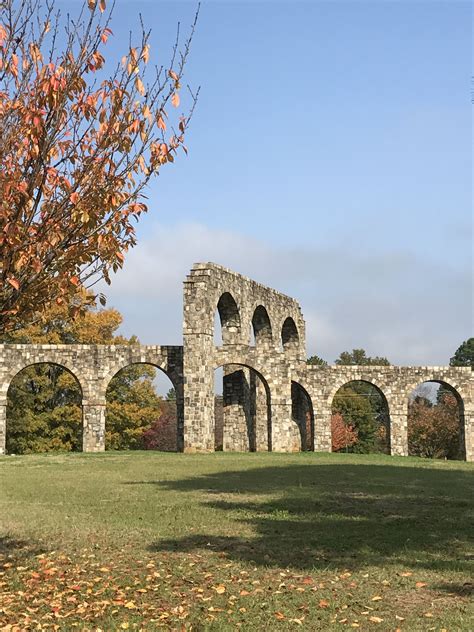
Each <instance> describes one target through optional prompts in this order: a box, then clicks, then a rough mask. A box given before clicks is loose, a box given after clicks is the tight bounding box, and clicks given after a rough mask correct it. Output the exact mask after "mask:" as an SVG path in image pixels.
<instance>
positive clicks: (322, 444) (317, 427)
mask: <svg viewBox="0 0 474 632" xmlns="http://www.w3.org/2000/svg"><path fill="white" fill-rule="evenodd" d="M331 415H332V412H331V409H330V408H329V409H328V410H323V411H321V412H318V413H316V412H315V413H314V451H315V452H332V434H331Z"/></svg>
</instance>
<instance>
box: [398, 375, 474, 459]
mask: <svg viewBox="0 0 474 632" xmlns="http://www.w3.org/2000/svg"><path fill="white" fill-rule="evenodd" d="M408 454H409V455H410V456H421V457H425V458H433V459H453V460H463V459H465V458H466V449H465V438H464V404H463V400H462V398H461V396H460V395H459V393H458V392H457V391H456V390H455V389H454V388H453V387H452V386H451V385H449V384H447V383H445V382H438V381H436V382H435V381H428V382H423V383H422V384H419V385H418V386H417V387H416V388H415V389H414V390H413V391H412V392H411V394H410V396H409V398H408Z"/></svg>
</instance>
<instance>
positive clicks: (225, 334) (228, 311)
mask: <svg viewBox="0 0 474 632" xmlns="http://www.w3.org/2000/svg"><path fill="white" fill-rule="evenodd" d="M217 311H218V314H219V319H220V323H221V331H222V343H223V344H233V343H234V342H235V341H236V340H238V339H239V337H240V333H241V323H240V310H239V307H238V305H237V303H236V302H235V299H234V297H233V296H232V294H231V293H230V292H224V293H223V294H221V296H220V297H219V300H218V301H217Z"/></svg>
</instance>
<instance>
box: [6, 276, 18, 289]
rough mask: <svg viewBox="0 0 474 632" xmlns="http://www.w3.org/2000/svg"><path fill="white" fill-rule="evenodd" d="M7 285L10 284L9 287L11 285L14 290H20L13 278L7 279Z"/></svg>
mask: <svg viewBox="0 0 474 632" xmlns="http://www.w3.org/2000/svg"><path fill="white" fill-rule="evenodd" d="M7 281H8V283H10V285H12V286H13V287H14V288H15V290H19V289H20V283H19V281H18V280H17V279H14V278H13V277H10V278H9V279H7Z"/></svg>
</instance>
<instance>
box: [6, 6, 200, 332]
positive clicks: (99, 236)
mask: <svg viewBox="0 0 474 632" xmlns="http://www.w3.org/2000/svg"><path fill="white" fill-rule="evenodd" d="M111 15H112V11H111V9H108V8H107V7H106V0H87V2H85V1H84V3H83V5H82V9H81V11H80V13H79V15H78V17H77V19H72V18H69V17H68V18H67V19H66V20H65V22H63V20H62V18H61V16H60V14H59V13H55V12H54V6H53V2H52V0H45V2H44V1H43V0H3V1H0V280H1V285H0V334H5V333H7V332H9V331H13V330H15V329H16V328H19V327H22V326H25V325H26V324H28V323H30V322H32V321H35V320H37V319H40V318H41V315H42V314H43V313H45V311H46V310H47V308H48V306H49V305H51V303H54V302H55V303H57V304H59V305H62V304H64V305H70V306H71V312H72V314H74V313H75V312H77V311H80V310H81V309H83V307H84V306H83V303H82V302H81V300H78V299H77V297H80V296H83V293H82V292H81V291H82V290H83V289H84V288H90V287H92V286H93V285H94V284H95V283H97V281H98V280H100V279H105V281H106V282H108V283H110V272H111V271H116V270H117V269H118V268H120V267H121V266H122V264H123V260H124V254H125V253H126V251H127V250H128V249H129V248H130V247H132V246H134V245H135V242H136V238H135V229H134V222H135V221H136V220H137V219H138V218H139V217H140V216H141V215H142V214H143V213H144V212H146V210H147V207H146V204H145V202H144V199H145V198H144V189H145V187H146V185H147V183H148V182H149V180H150V178H152V177H153V176H154V175H156V174H157V173H158V172H159V170H160V168H161V167H162V166H163V165H165V164H167V163H170V162H171V163H172V162H174V159H175V156H176V154H177V152H178V150H179V149H180V148H181V149H183V150H184V151H186V147H185V145H184V135H185V132H186V130H187V127H188V124H189V120H190V118H191V115H192V112H193V109H194V105H195V103H196V96H197V95H196V94H193V93H192V92H191V90H189V93H190V103H189V108H188V110H187V114H186V115H182V116H179V115H178V113H177V112H176V115H174V116H172V115H171V110H172V108H171V106H174V108H178V107H179V105H180V96H179V93H180V88H181V82H182V77H183V72H184V67H185V64H186V60H187V58H188V53H189V48H190V43H191V40H192V36H193V33H194V28H195V25H196V19H197V14H196V16H195V20H194V23H193V25H192V26H191V31H190V35H189V37H188V39H187V40H186V41H185V42H184V44H183V46H182V48H180V38H179V28H178V36H177V39H176V43H175V45H174V47H173V51H172V54H171V59H170V62H169V63H168V64H167V66H166V67H161V68H155V70H154V71H153V73H151V72H150V71H147V70H148V66H147V64H148V62H149V59H150V32H146V31H145V30H144V29H143V26H142V33H141V38H140V42H139V44H138V45H137V46H133V45H132V44H130V46H129V47H128V49H127V50H126V51H125V55H124V57H123V58H122V61H121V63H119V64H117V65H116V66H115V70H113V71H112V72H111V73H108V72H106V69H105V65H104V64H105V57H104V54H103V51H104V48H105V47H106V44H107V40H108V38H109V37H110V36H111V35H112V30H111V28H110V24H111V22H110V21H111ZM63 27H64V32H63ZM60 42H64V44H61V45H60ZM170 108H171V109H170ZM174 111H176V110H174ZM96 298H97V296H94V295H93V294H92V300H95V299H96ZM99 300H100V301H101V302H102V303H103V302H105V298H104V297H103V295H99Z"/></svg>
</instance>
